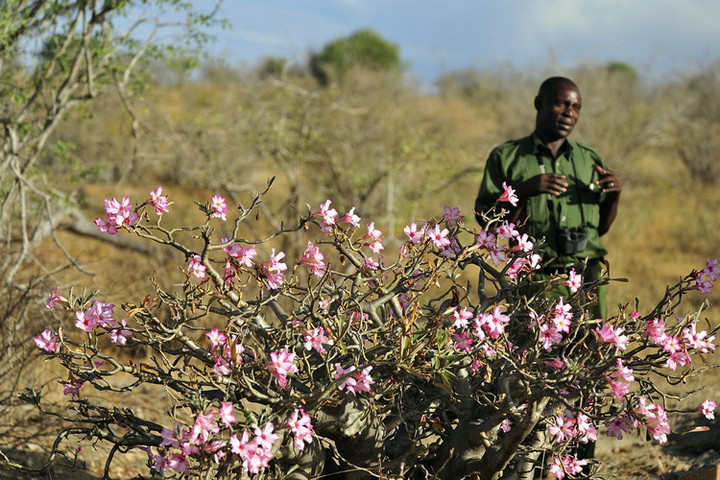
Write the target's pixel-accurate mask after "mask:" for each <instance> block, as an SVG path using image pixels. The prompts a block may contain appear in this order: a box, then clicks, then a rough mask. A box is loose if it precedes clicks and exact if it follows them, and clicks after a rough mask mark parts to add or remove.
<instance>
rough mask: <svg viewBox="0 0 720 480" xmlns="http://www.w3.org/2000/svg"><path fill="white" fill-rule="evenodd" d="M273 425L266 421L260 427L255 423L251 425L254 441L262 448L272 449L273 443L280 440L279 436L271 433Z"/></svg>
mask: <svg viewBox="0 0 720 480" xmlns="http://www.w3.org/2000/svg"><path fill="white" fill-rule="evenodd" d="M274 430H275V426H274V425H273V424H272V422H267V423H266V424H265V426H263V427H262V428H260V427H258V426H257V425H253V432H254V433H255V439H254V442H255V443H256V444H257V445H258V446H259V447H262V448H265V449H267V450H272V448H273V445H275V443H277V441H278V440H280V436H279V435H276V434H274V433H273V431H274Z"/></svg>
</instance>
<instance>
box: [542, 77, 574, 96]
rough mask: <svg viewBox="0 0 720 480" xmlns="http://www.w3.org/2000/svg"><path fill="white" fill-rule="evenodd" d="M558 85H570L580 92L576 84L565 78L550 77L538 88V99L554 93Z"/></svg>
mask: <svg viewBox="0 0 720 480" xmlns="http://www.w3.org/2000/svg"><path fill="white" fill-rule="evenodd" d="M560 85H570V86H571V87H574V88H576V89H577V90H578V91H579V90H580V88H578V86H577V84H576V83H575V82H573V81H572V80H570V79H569V78H567V77H550V78H548V79H547V80H545V81H544V82H542V83H541V84H540V88H539V89H538V97H540V98H543V97H544V96H545V95H548V94H554V93H556V92H557V88H558V87H559V86H560Z"/></svg>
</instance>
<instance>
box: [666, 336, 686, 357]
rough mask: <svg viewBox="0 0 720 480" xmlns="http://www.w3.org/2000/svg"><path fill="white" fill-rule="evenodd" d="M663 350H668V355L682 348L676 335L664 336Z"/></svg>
mask: <svg viewBox="0 0 720 480" xmlns="http://www.w3.org/2000/svg"><path fill="white" fill-rule="evenodd" d="M662 347H663V350H664V351H666V352H668V353H669V354H670V355H672V354H674V353H677V352H679V351H680V350H682V348H683V347H682V344H681V343H680V339H679V338H678V337H674V336H672V335H668V336H666V337H665V342H664V343H663V344H662Z"/></svg>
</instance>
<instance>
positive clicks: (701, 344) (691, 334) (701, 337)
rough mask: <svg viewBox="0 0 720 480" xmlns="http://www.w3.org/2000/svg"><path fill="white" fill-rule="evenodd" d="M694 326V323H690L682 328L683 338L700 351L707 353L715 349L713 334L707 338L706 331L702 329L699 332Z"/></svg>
mask: <svg viewBox="0 0 720 480" xmlns="http://www.w3.org/2000/svg"><path fill="white" fill-rule="evenodd" d="M696 328H697V327H696V326H695V324H694V323H692V324H690V326H689V327H687V328H685V329H684V330H683V338H684V339H685V340H686V341H687V342H688V344H689V345H690V346H691V347H692V348H695V349H697V350H700V351H701V352H702V353H708V352H710V351H715V344H713V343H712V342H713V340H715V336H714V335H711V336H710V337H708V338H707V339H706V338H705V337H707V331H706V330H702V331H700V332H698V331H696Z"/></svg>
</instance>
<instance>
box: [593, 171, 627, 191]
mask: <svg viewBox="0 0 720 480" xmlns="http://www.w3.org/2000/svg"><path fill="white" fill-rule="evenodd" d="M595 171H596V172H597V173H598V175H599V176H600V180H598V181H597V184H598V185H599V186H600V189H601V190H602V191H603V192H605V193H612V194H614V195H620V192H622V180H620V175H618V173H617V172H614V171H612V170H605V169H604V168H602V167H601V166H600V165H598V164H595Z"/></svg>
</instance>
